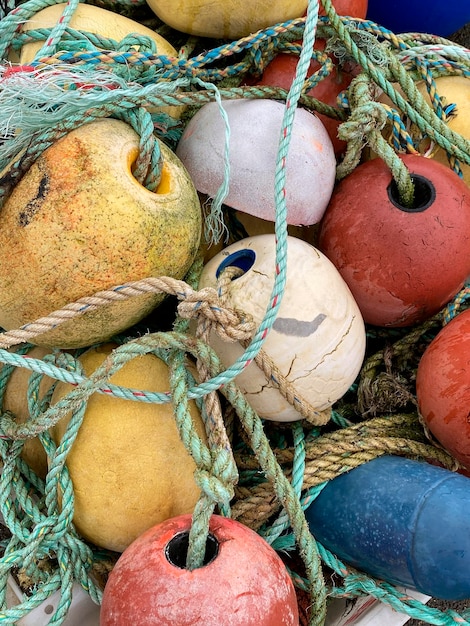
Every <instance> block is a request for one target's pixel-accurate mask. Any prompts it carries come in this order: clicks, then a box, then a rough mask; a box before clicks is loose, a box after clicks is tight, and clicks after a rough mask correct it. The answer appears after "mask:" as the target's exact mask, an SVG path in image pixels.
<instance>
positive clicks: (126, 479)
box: [51, 344, 205, 552]
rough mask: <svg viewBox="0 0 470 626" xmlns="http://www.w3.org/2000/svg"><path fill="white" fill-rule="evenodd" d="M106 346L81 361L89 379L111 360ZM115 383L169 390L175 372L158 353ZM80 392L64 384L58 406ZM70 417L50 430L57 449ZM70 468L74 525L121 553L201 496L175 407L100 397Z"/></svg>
mask: <svg viewBox="0 0 470 626" xmlns="http://www.w3.org/2000/svg"><path fill="white" fill-rule="evenodd" d="M112 349H113V346H112V345H111V344H106V345H103V346H98V347H96V348H93V349H90V350H88V351H87V352H85V353H84V354H83V355H82V356H81V357H80V358H79V361H80V363H81V364H82V366H83V369H84V374H85V375H86V376H89V375H90V374H91V373H92V372H93V371H95V370H96V368H97V367H99V366H100V365H101V363H102V362H103V361H104V359H105V358H106V357H107V356H109V354H111V351H112ZM109 381H110V383H112V384H115V385H121V386H123V387H127V388H130V389H137V390H141V391H153V392H166V391H169V389H170V383H169V378H168V368H167V366H166V365H165V363H164V362H163V361H162V360H160V359H158V358H157V357H156V356H155V355H153V354H146V355H144V356H139V357H136V358H134V359H132V360H131V361H129V362H128V363H126V364H125V365H124V366H123V367H122V368H121V369H120V370H119V371H118V372H116V373H115V374H113V376H111V377H110V379H109ZM71 389H73V387H72V386H71V385H69V384H67V383H59V384H58V385H57V387H56V389H55V391H54V395H53V397H52V406H53V405H54V404H55V403H57V402H58V401H59V400H60V399H61V398H63V397H64V396H65V395H66V394H67V393H68V392H69V391H71ZM189 407H190V413H191V417H192V420H193V423H194V425H195V428H196V430H197V432H198V434H199V436H200V437H201V438H202V439H203V440H204V441H205V431H204V425H203V423H202V420H201V417H200V414H199V411H198V409H197V407H196V405H195V403H194V401H190V402H189ZM69 420H70V415H69V416H67V417H64V418H63V419H62V420H60V421H59V422H58V423H57V424H56V426H54V427H53V428H52V429H51V435H52V437H53V439H54V440H55V442H56V443H57V444H58V443H59V442H60V440H61V439H62V437H63V435H64V432H65V430H66V427H67V425H68V423H69ZM66 465H67V468H68V471H69V473H70V478H71V480H72V483H73V489H74V502H75V507H74V518H73V521H74V525H75V527H76V528H77V530H78V532H79V533H80V534H81V535H82V536H83V537H84V538H85V539H87V540H88V541H91V542H92V543H94V544H95V545H97V546H100V547H103V548H107V549H109V550H115V551H117V552H122V551H123V550H124V549H125V548H127V546H128V545H129V544H130V543H131V542H132V541H134V539H136V538H137V537H138V536H139V535H141V534H142V533H143V532H144V531H145V530H147V529H148V528H150V527H151V526H153V525H154V524H158V523H160V522H162V521H164V520H166V519H168V518H170V517H175V516H177V515H181V514H184V513H192V511H193V508H194V506H195V504H196V502H197V500H198V498H199V495H200V490H199V488H198V487H197V485H196V482H195V480H194V470H195V469H196V465H195V463H194V461H193V459H192V457H191V456H190V454H189V452H187V450H186V448H185V446H184V445H183V443H182V441H181V439H180V437H179V433H178V429H177V426H176V421H175V417H174V415H173V409H172V407H171V405H170V404H156V403H146V402H136V401H133V400H123V399H120V398H116V397H112V396H108V395H105V394H100V393H94V394H93V395H92V396H91V397H90V398H89V399H88V401H87V406H86V411H85V416H84V419H83V422H82V424H81V426H80V429H79V431H78V434H77V438H76V439H75V441H74V443H73V446H72V449H71V451H70V453H69V454H68V455H67V460H66Z"/></svg>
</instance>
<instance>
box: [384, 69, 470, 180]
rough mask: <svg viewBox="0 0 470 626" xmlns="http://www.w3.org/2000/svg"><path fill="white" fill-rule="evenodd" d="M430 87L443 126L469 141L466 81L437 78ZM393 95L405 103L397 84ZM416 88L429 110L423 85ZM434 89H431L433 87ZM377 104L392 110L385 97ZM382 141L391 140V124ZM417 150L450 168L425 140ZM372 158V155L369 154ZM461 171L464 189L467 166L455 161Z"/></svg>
mask: <svg viewBox="0 0 470 626" xmlns="http://www.w3.org/2000/svg"><path fill="white" fill-rule="evenodd" d="M434 84H435V89H436V92H437V94H438V95H439V97H440V101H441V104H442V108H443V109H444V111H446V124H447V126H448V127H449V128H450V129H451V130H452V131H453V132H454V133H458V134H459V135H461V136H462V137H463V138H464V139H467V140H470V122H469V119H470V80H468V78H466V77H464V76H437V77H436V78H434ZM394 88H395V89H396V91H398V92H399V93H400V95H401V96H403V97H404V98H405V99H406V96H405V94H404V93H403V90H402V89H401V88H400V85H399V84H398V83H395V84H394ZM416 88H417V89H418V91H419V92H420V93H421V95H422V96H423V97H424V99H425V100H426V102H427V103H428V104H429V106H431V99H430V97H429V93H428V90H427V87H426V83H425V82H424V81H419V82H417V83H416ZM433 88H434V86H433ZM378 101H379V102H382V103H383V104H386V105H387V106H391V107H395V105H394V104H393V103H392V101H391V100H390V98H389V97H388V96H387V95H386V94H385V93H383V94H381V95H380V96H379V97H378ZM383 134H384V136H385V138H386V139H387V140H388V141H389V142H391V139H392V137H393V125H392V122H388V123H387V125H386V126H385V129H384V131H383ZM418 150H419V152H420V153H421V154H424V155H425V156H429V157H431V158H432V159H434V160H436V161H439V163H442V164H443V165H446V166H447V167H451V163H450V161H449V159H448V157H447V153H446V151H445V150H444V148H441V147H440V146H439V144H437V143H434V142H432V141H431V139H429V138H428V137H426V138H424V139H423V141H421V142H420V143H419V146H418ZM372 156H376V155H374V153H372ZM459 165H460V168H461V170H462V176H463V179H464V181H465V182H466V183H467V185H469V186H470V165H468V164H467V163H465V162H464V161H459Z"/></svg>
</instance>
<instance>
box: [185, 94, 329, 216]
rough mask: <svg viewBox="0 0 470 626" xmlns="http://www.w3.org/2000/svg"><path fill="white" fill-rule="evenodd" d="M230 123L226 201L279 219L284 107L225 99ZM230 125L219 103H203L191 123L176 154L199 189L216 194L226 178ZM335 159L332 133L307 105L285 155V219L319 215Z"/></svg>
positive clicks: (298, 113) (296, 121)
mask: <svg viewBox="0 0 470 626" xmlns="http://www.w3.org/2000/svg"><path fill="white" fill-rule="evenodd" d="M223 107H224V109H225V111H226V113H227V117H228V124H229V126H230V139H229V150H230V156H229V161H230V179H229V191H228V195H227V196H226V198H225V199H224V202H225V204H226V205H228V206H229V207H232V208H233V209H236V210H238V211H243V212H245V213H250V214H251V215H255V216H256V217H260V218H262V219H265V220H269V221H274V219H275V189H276V185H275V172H276V164H277V158H278V150H279V141H280V137H281V129H282V122H283V115H284V110H285V107H284V105H283V104H282V103H280V102H276V101H274V100H267V99H266V100H264V99H262V100H227V101H224V102H223ZM226 130H227V129H226V127H225V123H224V120H223V118H222V116H221V112H220V109H219V107H218V104H217V103H215V102H210V103H208V104H206V105H204V106H203V107H202V108H201V109H200V110H199V111H198V112H197V113H196V114H195V115H194V117H193V118H192V119H191V121H190V122H189V124H188V125H187V127H186V129H185V131H184V132H183V135H182V137H181V140H180V141H179V143H178V147H177V149H176V154H177V155H178V157H179V158H180V159H181V161H182V162H183V164H184V165H185V166H186V168H187V169H188V171H189V173H190V175H191V178H192V180H193V182H194V184H195V186H196V189H197V190H198V191H199V192H201V193H204V194H206V195H208V196H211V197H215V195H216V194H217V191H218V190H219V188H220V186H221V185H222V183H223V181H224V173H225V158H224V154H225V142H226ZM335 173H336V160H335V154H334V150H333V146H332V143H331V140H330V138H329V136H328V133H327V131H326V129H325V127H324V126H323V124H322V123H321V122H320V120H319V119H318V118H317V117H316V116H315V115H312V114H311V113H309V112H308V111H306V110H305V109H297V110H296V111H295V116H294V123H293V127H292V135H291V140H290V145H289V153H288V156H287V159H286V185H285V196H286V203H287V209H288V210H287V222H288V223H289V224H295V225H310V224H316V223H317V222H319V221H320V219H321V217H322V215H323V213H324V211H325V209H326V207H327V204H328V202H329V200H330V197H331V193H332V191H333V186H334V181H335Z"/></svg>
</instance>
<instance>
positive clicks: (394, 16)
mask: <svg viewBox="0 0 470 626" xmlns="http://www.w3.org/2000/svg"><path fill="white" fill-rule="evenodd" d="M367 19H368V20H372V21H373V22H377V23H378V24H380V25H381V26H385V28H388V29H389V30H392V31H393V32H394V33H429V34H431V35H439V36H441V37H449V35H452V34H453V33H454V32H455V31H456V30H458V29H459V28H461V27H462V26H464V25H465V24H466V23H467V22H470V4H469V3H468V2H462V0H449V1H448V2H442V0H387V2H384V1H383V0H369V8H368V10H367Z"/></svg>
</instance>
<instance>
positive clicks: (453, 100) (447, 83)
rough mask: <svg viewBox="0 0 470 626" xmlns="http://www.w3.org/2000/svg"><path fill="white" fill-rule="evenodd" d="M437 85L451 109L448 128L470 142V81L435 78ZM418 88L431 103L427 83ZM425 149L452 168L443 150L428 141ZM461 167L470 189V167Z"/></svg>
mask: <svg viewBox="0 0 470 626" xmlns="http://www.w3.org/2000/svg"><path fill="white" fill-rule="evenodd" d="M469 19H470V17H469ZM435 83H436V90H437V93H438V94H439V96H440V98H441V100H442V103H443V107H444V108H446V107H449V109H448V117H447V122H446V123H447V126H448V127H449V128H450V129H451V130H452V131H454V132H455V133H458V134H459V135H462V137H464V138H465V139H468V140H470V80H469V79H468V78H465V77H464V76H441V77H436V78H435ZM417 87H418V89H419V91H420V92H421V93H422V94H423V96H425V98H426V100H428V101H429V96H428V92H427V89H426V86H425V83H424V82H423V83H419V84H418V85H417ZM425 149H428V150H429V154H430V156H431V157H432V158H433V159H435V160H436V161H439V163H443V164H444V165H446V166H447V167H450V164H449V159H448V158H447V154H446V151H445V150H444V149H443V148H441V147H440V146H436V145H435V146H434V147H433V146H432V145H431V144H430V142H429V141H427V145H426V146H420V151H423V150H425ZM459 165H460V168H461V170H462V175H463V179H464V181H465V182H466V183H467V185H468V186H469V187H470V165H468V164H467V163H464V162H459Z"/></svg>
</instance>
